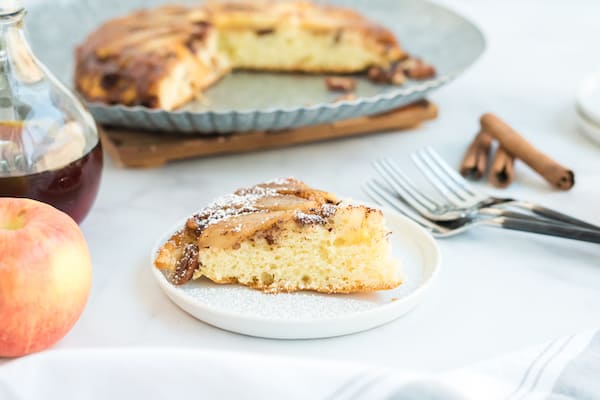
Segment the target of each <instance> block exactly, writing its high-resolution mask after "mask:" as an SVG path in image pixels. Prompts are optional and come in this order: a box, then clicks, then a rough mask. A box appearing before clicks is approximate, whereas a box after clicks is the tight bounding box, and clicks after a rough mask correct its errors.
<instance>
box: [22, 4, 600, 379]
mask: <svg viewBox="0 0 600 400" xmlns="http://www.w3.org/2000/svg"><path fill="white" fill-rule="evenodd" d="M444 3H447V4H448V5H449V6H450V7H452V8H455V9H456V10H457V11H459V12H460V13H462V14H464V15H465V16H467V17H469V18H470V19H472V20H473V21H474V22H475V23H476V24H477V25H478V26H480V27H481V29H482V30H483V31H484V33H485V35H486V37H487V40H488V49H487V52H486V53H485V55H484V56H483V57H482V59H480V60H479V61H478V62H477V64H476V65H475V66H474V67H472V68H471V69H470V70H468V71H467V72H466V73H465V74H464V75H463V76H461V77H460V78H459V79H458V80H457V81H456V82H454V83H452V84H450V85H448V86H447V87H445V88H443V89H442V90H440V91H439V92H436V93H435V94H434V95H433V96H432V97H431V99H432V100H433V101H435V102H436V103H437V104H438V105H439V106H440V110H441V113H440V116H439V118H438V119H437V120H436V121H434V122H431V123H428V124H426V125H424V126H423V127H422V128H420V129H417V130H415V131H411V132H403V133H397V134H396V133H392V134H381V135H377V136H371V137H368V138H356V139H349V140H342V141H336V142H330V143H325V144H313V145H306V146H299V147H295V148H290V149H284V150H274V151H268V152H260V153H254V154H249V155H236V156H226V157H218V158H211V159H204V160H194V161H186V162H179V163H174V164H172V165H168V166H166V167H164V168H161V169H156V170H123V169H119V168H117V167H115V166H114V164H113V163H112V162H111V161H110V159H108V157H107V159H106V168H105V171H104V177H103V181H102V186H101V190H100V194H99V197H98V199H97V202H96V204H95V206H94V208H93V210H92V212H91V214H90V215H89V216H88V218H87V219H86V220H85V222H84V223H83V225H82V229H83V231H84V234H85V236H86V238H87V240H88V243H89V246H90V251H91V253H92V257H93V261H94V276H93V289H92V293H91V297H90V300H89V304H88V306H87V308H86V309H85V312H84V314H83V316H82V318H81V320H80V321H79V323H78V324H77V325H76V326H75V328H74V329H73V330H72V331H71V333H70V334H69V335H68V336H67V337H66V338H65V339H64V340H62V341H61V342H60V343H59V344H58V345H57V346H56V348H59V349H60V348H82V347H98V346H100V347H105V346H146V345H151V346H178V347H179V346H181V347H197V348H211V349H227V350H240V351H252V352H261V353H271V354H283V355H291V356H297V357H308V358H327V359H336V360H353V361H364V362H368V363H374V364H380V365H388V366H395V367H400V368H405V369H412V370H421V371H439V370H444V369H448V368H453V367H458V366H463V365H466V364H469V363H472V362H476V361H479V360H483V359H486V358H489V357H492V356H495V355H499V354H502V353H506V352H508V351H512V350H515V349H518V348H521V347H523V346H527V345H530V344H533V343H538V342H541V341H544V340H546V339H550V338H554V337H558V336H562V335H566V334H569V333H571V332H576V331H580V330H582V329H585V328H588V327H595V326H598V325H599V323H600V246H598V245H592V244H585V243H575V242H572V241H568V240H561V239H551V238H546V237H539V236H533V235H527V234H521V233H514V232H508V231H496V230H492V229H486V228H481V229H478V230H475V231H473V232H470V233H467V234H465V235H463V236H461V237H457V238H453V239H447V240H441V241H439V244H440V246H441V249H442V253H443V259H444V260H443V266H442V267H443V268H442V272H441V275H440V276H439V280H438V282H437V285H436V286H435V288H434V289H433V290H432V291H431V292H430V296H429V298H427V299H426V300H425V302H424V304H423V305H421V306H420V307H419V308H417V309H416V310H414V311H413V312H412V313H410V314H409V315H407V316H406V317H404V318H402V319H400V320H398V321H396V322H393V323H390V324H388V325H386V326H383V327H380V328H378V329H374V330H372V331H369V332H365V333H360V334H356V335H351V336H347V337H341V338H334V339H327V340H307V341H277V340H265V339H257V338H251V337H245V336H240V335H236V334H232V333H228V332H224V331H221V330H219V329H216V328H212V327H210V326H207V325H205V324H203V323H201V322H199V321H197V320H195V319H193V318H192V317H190V316H188V315H187V314H186V313H184V312H183V311H181V310H180V309H178V308H177V307H176V306H174V305H173V304H172V303H170V302H169V300H168V299H167V298H166V297H165V296H164V295H163V294H162V293H161V292H160V290H159V288H158V286H157V285H156V284H155V283H154V281H153V278H152V276H151V274H150V271H149V268H150V265H149V254H148V253H149V251H150V249H151V247H152V245H153V244H154V240H155V239H156V238H157V237H158V236H159V235H160V234H161V233H162V232H163V231H164V230H165V229H166V228H168V227H169V226H171V225H172V224H173V222H174V221H177V220H179V219H181V218H183V217H185V216H187V215H188V214H191V213H192V212H193V211H194V210H196V209H197V208H199V207H201V206H202V205H204V204H205V203H206V202H207V201H209V200H210V199H212V198H214V197H216V196H218V195H220V194H223V193H225V192H229V191H231V190H233V189H235V188H237V187H240V186H246V185H249V184H253V183H255V182H259V181H261V180H264V179H270V178H273V177H277V176H288V175H293V176H296V177H298V178H301V179H304V180H305V181H307V182H308V183H309V184H311V185H314V186H316V187H320V188H324V189H327V190H331V191H333V192H337V193H341V194H345V195H348V196H351V197H355V198H365V196H364V195H363V194H362V192H361V190H360V185H361V183H363V182H364V181H366V180H367V179H368V178H369V177H371V176H373V175H374V173H373V171H372V169H371V167H370V165H369V163H370V161H371V160H373V159H374V158H377V157H382V156H390V157H395V158H397V159H399V160H401V161H402V162H404V163H406V165H408V164H409V162H408V161H407V156H408V155H409V154H410V153H411V152H412V151H414V150H416V149H419V148H421V147H423V146H425V145H432V146H434V147H435V148H436V149H437V150H438V151H439V152H441V153H442V155H443V156H444V157H445V158H446V159H447V160H449V161H450V162H452V163H453V164H455V165H458V163H459V161H460V159H461V157H462V155H463V152H464V150H465V148H466V146H467V144H468V142H469V141H470V140H471V138H472V137H473V135H474V134H475V133H476V131H477V124H478V118H479V116H480V115H481V114H482V113H484V112H486V111H493V112H496V113H497V114H498V115H500V116H501V117H503V118H505V119H506V120H508V121H509V122H510V123H511V124H512V125H513V126H514V127H516V128H517V129H518V130H519V131H521V132H523V133H524V134H525V135H526V136H527V138H528V139H530V141H532V142H533V143H535V144H536V145H537V146H538V147H539V148H540V149H542V150H544V151H546V152H548V153H549V154H551V155H552V156H554V157H555V158H557V159H558V160H560V162H561V163H563V164H565V165H567V166H569V167H571V168H572V169H573V170H574V171H575V173H576V182H577V183H576V185H575V187H574V188H573V190H571V191H570V192H566V193H565V192H558V191H554V190H552V189H550V188H549V187H548V186H547V185H546V183H545V182H544V181H543V180H541V179H540V178H539V177H538V176H537V175H535V174H534V173H532V172H531V171H530V170H528V169H527V167H526V166H524V165H522V164H518V165H517V168H516V169H517V174H518V175H517V181H516V182H515V183H514V184H513V185H512V187H511V188H510V189H509V190H506V191H503V192H501V193H499V194H506V195H510V196H517V197H520V198H525V199H529V200H532V201H538V202H541V203H544V204H546V205H548V206H550V207H555V208H558V209H560V210H562V211H564V212H567V213H572V214H574V215H576V216H579V217H582V218H586V219H588V220H590V221H592V222H595V223H599V224H600V147H598V146H596V145H594V144H593V143H592V142H590V141H589V140H587V139H586V138H585V137H583V136H582V135H581V134H580V133H579V132H578V131H577V129H576V126H575V119H574V108H573V94H574V90H575V88H576V85H577V83H578V82H579V80H580V79H581V78H583V77H584V76H585V74H587V73H588V72H590V71H593V70H598V69H600V50H599V49H598V38H599V37H600V22H599V19H600V2H597V1H573V2H566V1H537V2H536V1H502V2H499V1H467V0H465V1H446V2H444ZM25 4H31V0H30V1H26V2H25ZM374 4H376V2H375V1H374ZM29 29H32V28H31V27H30V28H29ZM407 40H408V39H407ZM482 189H485V190H490V191H491V189H489V187H488V186H487V185H486V184H485V183H482Z"/></svg>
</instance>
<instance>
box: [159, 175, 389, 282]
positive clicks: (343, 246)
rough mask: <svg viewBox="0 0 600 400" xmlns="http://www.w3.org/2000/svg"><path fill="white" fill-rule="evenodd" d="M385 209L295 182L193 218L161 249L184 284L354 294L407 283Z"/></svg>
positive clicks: (259, 189)
mask: <svg viewBox="0 0 600 400" xmlns="http://www.w3.org/2000/svg"><path fill="white" fill-rule="evenodd" d="M388 234H389V232H388V230H387V229H386V228H385V226H384V221H383V214H382V212H381V211H380V210H377V209H374V208H370V207H367V206H364V205H355V204H350V203H347V202H343V201H342V202H340V201H339V200H338V199H337V198H336V197H335V196H334V195H332V194H331V193H327V192H323V191H320V190H316V189H312V188H310V187H308V186H307V185H306V184H304V183H303V182H301V181H298V180H296V179H293V178H288V179H282V180H276V181H271V182H266V183H262V184H258V185H256V186H253V187H250V188H245V189H239V190H237V191H236V192H235V193H233V194H231V195H228V196H224V197H222V198H220V199H218V200H216V201H215V202H213V203H211V204H210V205H209V206H207V207H206V208H204V209H202V210H201V211H200V212H199V213H197V214H196V215H194V216H192V217H191V218H189V219H188V220H187V222H186V224H185V226H184V227H183V229H181V230H180V231H178V232H177V233H175V234H174V235H173V236H172V237H171V238H170V239H169V240H168V241H167V242H166V243H165V244H164V245H163V246H162V247H161V248H160V249H159V251H158V254H157V256H156V259H155V265H156V267H157V268H159V269H161V270H164V271H166V273H167V276H168V278H169V280H170V281H171V282H172V283H173V284H176V285H181V284H184V283H186V282H188V281H189V280H191V279H198V278H200V277H202V276H205V277H207V278H208V279H210V280H212V281H213V282H216V283H240V284H242V285H247V286H250V287H252V288H255V289H261V290H263V291H265V292H271V293H277V292H292V291H297V290H314V291H318V292H324V293H351V292H360V291H372V290H382V289H391V288H394V287H396V286H398V285H400V283H401V279H400V276H399V274H400V271H399V264H398V262H397V261H396V260H394V259H393V258H392V256H391V248H390V244H389V241H388Z"/></svg>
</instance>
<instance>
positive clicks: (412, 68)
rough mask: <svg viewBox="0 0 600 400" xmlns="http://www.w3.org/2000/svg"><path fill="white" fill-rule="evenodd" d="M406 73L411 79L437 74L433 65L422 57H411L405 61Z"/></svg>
mask: <svg viewBox="0 0 600 400" xmlns="http://www.w3.org/2000/svg"><path fill="white" fill-rule="evenodd" d="M402 67H403V69H404V73H406V75H407V76H408V77H409V78H411V79H428V78H432V77H434V76H435V68H434V67H433V65H431V64H428V63H426V62H425V61H423V60H421V59H420V58H411V59H409V60H407V61H405V62H404V63H403V66H402Z"/></svg>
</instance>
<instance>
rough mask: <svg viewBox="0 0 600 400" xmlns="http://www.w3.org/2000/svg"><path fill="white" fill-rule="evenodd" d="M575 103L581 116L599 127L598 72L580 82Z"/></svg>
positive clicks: (599, 75)
mask: <svg viewBox="0 0 600 400" xmlns="http://www.w3.org/2000/svg"><path fill="white" fill-rule="evenodd" d="M575 101H576V102H577V108H578V111H579V112H580V113H581V114H583V115H584V116H585V117H587V119H588V120H590V121H591V122H593V123H594V124H596V125H600V72H596V73H593V74H590V75H588V76H587V77H585V79H583V80H582V81H581V83H580V84H579V88H578V89H577V95H576V99H575Z"/></svg>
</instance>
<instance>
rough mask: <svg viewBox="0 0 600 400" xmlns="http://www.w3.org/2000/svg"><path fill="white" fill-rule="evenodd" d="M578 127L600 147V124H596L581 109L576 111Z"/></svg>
mask: <svg viewBox="0 0 600 400" xmlns="http://www.w3.org/2000/svg"><path fill="white" fill-rule="evenodd" d="M575 111H576V115H577V125H578V126H579V129H580V130H581V132H583V133H584V134H585V135H586V136H587V137H589V138H590V139H591V140H593V141H594V142H596V144H598V145H600V124H597V123H595V122H594V121H593V120H591V119H590V118H589V117H588V116H587V115H585V114H584V113H583V112H582V111H581V110H580V109H579V108H577V109H576V110H575Z"/></svg>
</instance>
